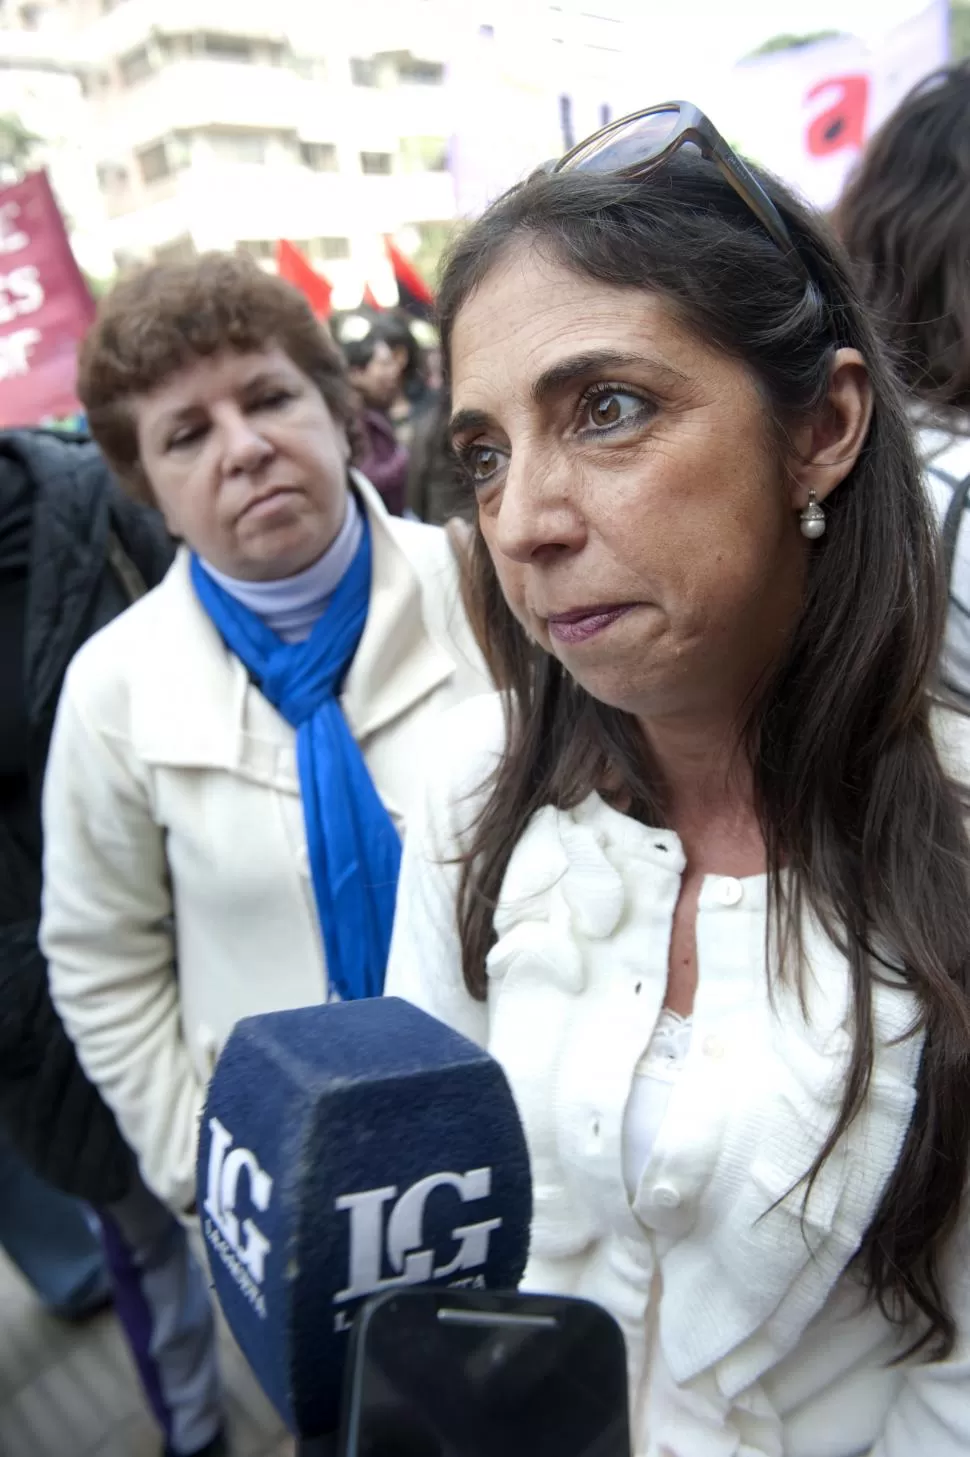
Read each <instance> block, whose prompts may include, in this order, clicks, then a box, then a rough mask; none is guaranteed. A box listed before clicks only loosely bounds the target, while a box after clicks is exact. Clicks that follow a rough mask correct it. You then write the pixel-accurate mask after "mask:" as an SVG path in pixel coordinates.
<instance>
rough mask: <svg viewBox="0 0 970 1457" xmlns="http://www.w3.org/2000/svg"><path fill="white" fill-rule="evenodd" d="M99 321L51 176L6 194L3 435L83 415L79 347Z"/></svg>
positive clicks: (0, 214)
mask: <svg viewBox="0 0 970 1457" xmlns="http://www.w3.org/2000/svg"><path fill="white" fill-rule="evenodd" d="M93 317H94V301H93V300H92V298H91V293H90V290H89V289H88V286H87V284H86V283H85V281H84V276H83V274H82V273H81V270H80V269H79V268H78V266H77V263H76V261H75V258H74V254H73V253H72V252H71V245H70V243H69V242H68V237H67V230H66V229H65V227H64V219H63V218H62V217H61V214H60V210H59V208H58V206H57V202H56V201H55V198H54V194H53V192H52V191H51V188H50V183H49V182H48V180H47V174H46V173H45V172H30V173H28V174H27V176H26V177H24V178H22V180H21V181H20V182H15V183H13V184H12V186H10V187H0V427H3V428H6V427H7V426H9V425H37V424H39V423H40V422H41V421H42V420H45V419H49V418H57V417H63V416H65V415H71V414H74V413H75V411H77V410H78V409H80V406H79V404H78V400H77V396H76V395H75V393H74V380H75V374H76V372H77V346H78V342H79V341H80V340H81V339H83V337H84V335H85V334H86V333H87V330H88V326H89V325H90V323H91V320H92V319H93Z"/></svg>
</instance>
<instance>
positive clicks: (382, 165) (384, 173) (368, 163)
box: [360, 152, 393, 177]
mask: <svg viewBox="0 0 970 1457" xmlns="http://www.w3.org/2000/svg"><path fill="white" fill-rule="evenodd" d="M392 162H393V158H392V156H391V154H390V152H361V154H360V170H361V171H362V172H365V173H366V174H367V175H368V177H389V176H390V175H391V168H392Z"/></svg>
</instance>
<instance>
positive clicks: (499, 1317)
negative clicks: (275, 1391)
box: [339, 1287, 630, 1457]
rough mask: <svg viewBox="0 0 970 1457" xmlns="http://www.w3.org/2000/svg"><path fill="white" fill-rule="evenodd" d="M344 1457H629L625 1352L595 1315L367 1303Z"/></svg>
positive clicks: (445, 1302) (552, 1299) (562, 1306)
mask: <svg viewBox="0 0 970 1457" xmlns="http://www.w3.org/2000/svg"><path fill="white" fill-rule="evenodd" d="M339 1450H340V1452H341V1454H342V1457H546V1454H548V1457H630V1431H629V1416H628V1411H627V1378H626V1348H625V1345H624V1341H623V1336H622V1334H621V1332H620V1328H619V1326H618V1325H617V1324H616V1322H615V1321H614V1320H613V1318H612V1316H609V1315H607V1313H606V1311H605V1310H602V1309H601V1308H600V1307H599V1306H598V1305H593V1304H591V1303H590V1302H589V1301H586V1300H574V1299H571V1298H568V1297H561V1296H553V1295H518V1294H510V1295H504V1294H499V1293H497V1292H494V1291H485V1290H482V1291H479V1290H447V1289H441V1288H440V1287H438V1288H432V1287H429V1288H423V1289H422V1288H415V1289H402V1290H398V1291H393V1292H391V1293H389V1294H386V1295H382V1296H378V1297H377V1298H376V1299H374V1300H371V1301H369V1302H368V1303H367V1304H366V1305H365V1306H364V1307H363V1308H362V1310H361V1312H360V1314H359V1315H358V1317H357V1322H356V1324H355V1326H354V1330H353V1333H352V1336H351V1342H350V1348H349V1351H348V1362H347V1369H346V1374H345V1379H344V1406H343V1417H342V1424H341V1434H340V1444H339Z"/></svg>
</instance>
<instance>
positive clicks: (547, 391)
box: [530, 349, 687, 405]
mask: <svg viewBox="0 0 970 1457" xmlns="http://www.w3.org/2000/svg"><path fill="white" fill-rule="evenodd" d="M631 365H632V366H639V367H641V368H642V367H646V368H647V369H649V370H650V372H651V374H654V375H660V376H661V377H665V378H666V379H667V380H669V381H670V382H671V383H674V382H675V381H678V380H679V381H681V382H683V381H685V380H686V379H687V376H686V375H685V374H682V373H681V372H680V370H679V369H674V368H673V367H672V366H671V365H669V364H663V363H661V361H660V360H659V359H654V358H653V357H652V356H651V355H649V354H628V353H622V352H619V351H617V350H615V349H590V350H585V351H584V352H583V353H581V354H571V355H569V357H568V358H566V359H561V360H559V362H558V363H557V364H552V365H550V366H549V368H548V369H544V370H543V371H542V373H541V374H540V375H539V377H538V379H536V380H535V381H534V382H533V385H532V389H531V390H530V393H531V395H532V398H533V400H534V401H535V403H536V404H537V405H541V404H543V403H544V402H545V401H546V400H548V399H549V397H550V396H551V395H554V394H556V393H557V392H558V391H559V390H561V389H562V387H563V386H564V385H569V384H573V383H575V381H576V380H577V379H582V378H583V377H585V376H586V375H589V374H595V373H596V372H597V371H600V370H616V369H629V368H630V366H631Z"/></svg>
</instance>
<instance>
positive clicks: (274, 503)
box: [239, 486, 296, 520]
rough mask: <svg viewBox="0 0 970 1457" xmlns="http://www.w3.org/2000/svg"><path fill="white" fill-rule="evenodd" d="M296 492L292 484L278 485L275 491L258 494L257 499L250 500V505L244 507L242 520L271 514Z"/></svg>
mask: <svg viewBox="0 0 970 1457" xmlns="http://www.w3.org/2000/svg"><path fill="white" fill-rule="evenodd" d="M295 494H296V492H295V490H294V488H293V487H292V486H278V487H277V488H276V489H275V490H273V491H267V492H266V494H265V495H262V496H257V498H256V500H255V501H250V503H249V505H248V506H245V507H244V508H243V511H242V514H241V515H240V518H239V519H240V520H242V519H243V517H253V516H270V515H272V513H273V512H274V511H276V510H277V509H278V508H279V507H280V505H281V504H282V503H283V502H284V501H285V500H286V499H287V498H288V497H290V496H293V495H295Z"/></svg>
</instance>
